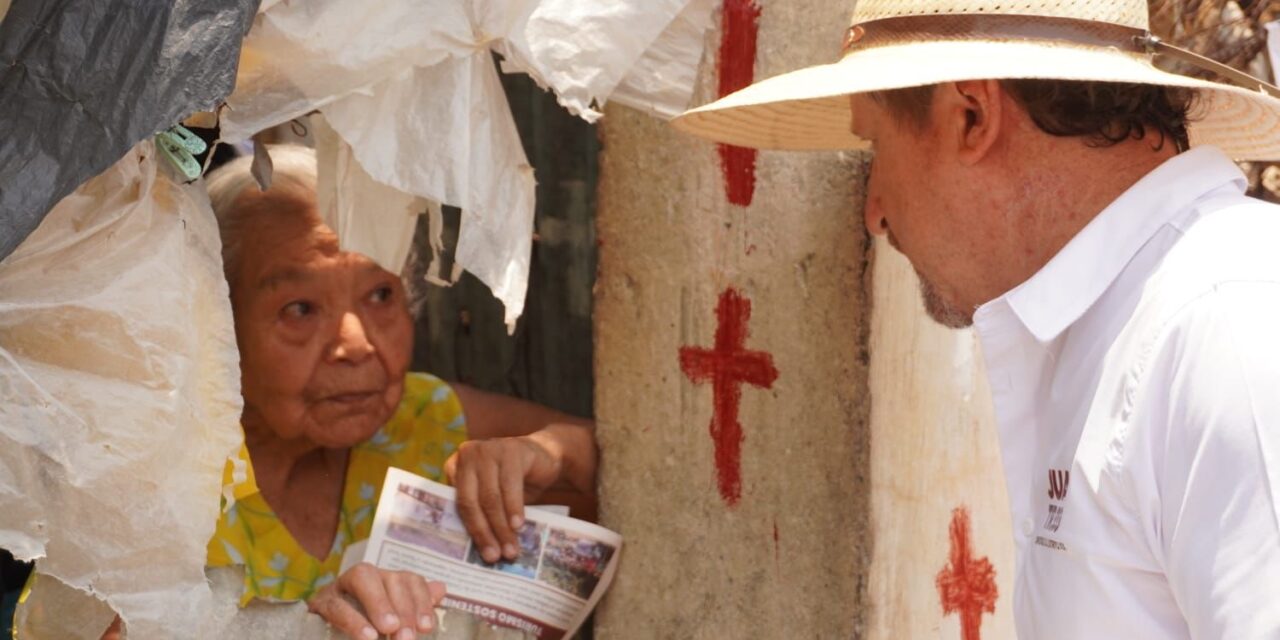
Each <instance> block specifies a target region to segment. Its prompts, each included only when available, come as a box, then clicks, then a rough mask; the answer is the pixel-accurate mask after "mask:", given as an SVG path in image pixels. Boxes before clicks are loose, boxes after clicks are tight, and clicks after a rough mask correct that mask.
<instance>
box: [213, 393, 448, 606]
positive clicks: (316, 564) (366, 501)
mask: <svg viewBox="0 0 1280 640" xmlns="http://www.w3.org/2000/svg"><path fill="white" fill-rule="evenodd" d="M466 439H467V429H466V419H465V417H464V416H463V413H462V403H461V402H460V401H459V400H458V396H457V395H456V394H455V393H454V392H453V389H451V388H449V385H448V384H446V383H445V382H444V381H442V380H440V379H439V378H436V377H434V376H430V375H427V374H421V373H410V374H409V375H408V376H406V377H405V388H404V397H403V398H401V400H400V406H399V408H397V409H396V413H395V415H394V416H392V417H391V420H390V421H388V422H387V424H385V425H383V426H382V428H381V429H379V430H378V431H377V433H375V434H374V435H373V437H372V438H370V439H369V440H368V441H366V442H364V443H363V444H360V445H357V446H356V447H355V448H354V449H352V450H351V455H350V457H349V459H348V460H347V478H346V485H345V488H344V489H343V493H342V509H341V511H340V514H339V516H338V533H337V536H336V537H335V538H334V541H333V548H332V549H330V550H329V556H328V557H327V558H315V557H313V556H312V555H311V554H309V553H307V552H306V551H305V550H303V549H302V547H301V546H300V545H299V544H298V543H297V542H296V541H295V540H294V539H293V536H292V535H290V533H289V531H288V529H286V528H285V526H284V525H283V524H282V523H281V522H280V520H279V519H278V518H277V517H276V515H275V513H274V512H272V510H271V507H270V506H268V505H267V502H266V500H264V499H263V497H262V494H261V493H259V491H258V486H257V484H256V483H255V482H254V476H253V467H252V465H251V464H249V454H248V451H247V450H245V449H241V451H240V459H241V460H243V461H244V462H245V467H246V471H247V474H246V478H245V480H244V481H243V482H240V483H238V484H235V485H234V486H232V487H231V494H232V496H233V497H234V498H235V500H234V502H233V503H232V504H231V506H230V507H227V504H226V502H227V501H226V500H225V499H224V501H223V512H222V517H221V518H220V519H219V520H218V527H217V530H216V531H215V532H214V536H213V539H211V540H210V541H209V560H208V563H209V566H212V567H223V566H230V565H243V566H244V568H245V590H244V596H243V597H242V598H241V601H240V603H241V605H244V604H247V603H248V602H249V601H251V600H253V599H254V598H260V599H266V600H285V601H288V600H307V599H309V598H310V597H311V595H312V594H313V593H315V592H316V590H318V589H320V588H321V587H323V586H325V585H327V584H329V583H330V582H333V581H334V580H335V579H337V577H338V569H339V567H340V565H341V564H342V554H343V552H344V551H345V550H346V548H347V546H348V545H350V544H352V543H355V542H359V541H361V540H365V539H367V538H368V537H369V531H370V528H371V527H372V524H373V512H374V509H376V508H377V506H378V504H377V503H378V496H380V495H381V494H382V480H383V478H384V477H385V476H386V473H387V468H388V467H396V468H399V469H404V470H405V471H411V472H413V473H416V474H418V475H421V476H425V477H427V478H431V479H432V480H436V481H440V482H443V481H444V461H445V460H446V459H448V457H449V455H450V454H452V453H453V452H454V451H455V450H456V449H457V448H458V445H460V444H462V442H463V441H464V440H466ZM233 468H234V467H233V464H232V463H231V462H228V463H227V470H226V473H225V475H224V483H225V484H227V485H232V482H233V480H232V476H233Z"/></svg>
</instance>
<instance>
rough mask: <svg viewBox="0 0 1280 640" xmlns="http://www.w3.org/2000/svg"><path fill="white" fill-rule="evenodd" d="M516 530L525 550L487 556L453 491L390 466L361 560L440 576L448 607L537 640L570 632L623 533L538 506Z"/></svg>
mask: <svg viewBox="0 0 1280 640" xmlns="http://www.w3.org/2000/svg"><path fill="white" fill-rule="evenodd" d="M518 536H519V539H520V555H519V557H517V558H516V559H515V560H514V561H511V562H498V563H495V564H489V563H486V562H485V561H484V559H482V558H481V557H480V552H479V550H478V549H477V548H476V547H475V545H474V544H472V541H471V538H470V536H469V535H467V530H466V528H465V527H464V526H463V523H462V520H461V518H460V517H459V516H458V510H457V505H456V503H455V494H454V490H453V489H452V488H451V487H448V486H445V485H443V484H440V483H437V482H432V481H430V480H427V479H426V478H423V477H421V476H417V475H414V474H412V473H409V472H407V471H402V470H400V469H395V468H392V469H389V470H387V477H386V480H385V481H384V482H383V486H382V496H381V498H380V499H379V501H378V511H377V513H376V514H375V516H374V523H373V532H372V534H371V535H370V536H369V544H368V547H367V548H366V549H365V555H364V560H365V562H369V563H371V564H373V565H376V566H378V567H381V568H383V569H391V570H398V571H413V572H415V573H418V574H420V575H422V576H423V577H425V578H427V579H430V580H439V581H442V582H444V583H445V584H446V585H447V586H448V589H449V592H448V595H447V596H445V599H444V602H443V603H442V604H443V606H444V607H445V608H448V609H455V610H458V611H463V612H466V613H470V614H472V615H474V616H476V617H479V618H481V619H483V620H485V621H486V622H489V623H490V624H493V625H497V626H500V627H508V628H512V629H519V630H522V631H524V632H526V633H528V634H529V635H531V636H534V637H536V638H539V639H540V640H541V639H548V640H557V639H559V638H566V637H569V636H571V635H572V634H573V633H574V632H575V631H577V629H578V627H580V626H581V625H582V622H583V621H584V620H586V618H587V615H588V614H589V613H590V612H591V610H592V609H593V608H594V607H595V605H596V603H597V602H599V600H600V597H601V596H602V595H604V592H605V590H606V589H608V587H609V583H610V581H611V580H612V579H613V573H614V571H615V570H616V568H617V563H618V553H619V552H620V551H621V549H622V536H619V535H618V534H617V533H614V532H613V531H610V530H608V529H605V528H603V527H599V526H596V525H593V524H591V523H588V522H583V521H581V520H575V519H573V518H569V517H566V516H560V515H556V514H554V513H551V512H549V511H546V510H542V509H528V510H526V512H525V522H524V525H523V526H521V527H520V530H519V532H518Z"/></svg>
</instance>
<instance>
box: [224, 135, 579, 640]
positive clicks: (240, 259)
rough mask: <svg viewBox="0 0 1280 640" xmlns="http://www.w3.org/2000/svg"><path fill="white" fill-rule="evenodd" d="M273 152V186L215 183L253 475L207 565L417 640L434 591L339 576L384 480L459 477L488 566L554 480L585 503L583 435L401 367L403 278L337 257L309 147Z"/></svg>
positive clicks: (465, 509)
mask: <svg viewBox="0 0 1280 640" xmlns="http://www.w3.org/2000/svg"><path fill="white" fill-rule="evenodd" d="M271 154H272V157H273V161H274V165H275V170H274V176H273V180H272V187H271V189H269V190H268V191H265V192H263V191H261V190H259V188H258V186H257V184H256V182H255V181H254V179H253V178H252V177H251V176H250V159H249V158H241V159H239V160H236V161H234V162H232V163H230V164H229V165H227V166H226V167H223V168H222V169H220V170H218V171H217V172H216V173H214V174H213V175H212V176H211V177H210V179H209V181H208V187H209V194H210V198H211V200H212V203H213V207H214V211H215V212H216V214H217V216H218V222H219V226H220V228H221V232H222V239H223V256H224V260H225V265H226V275H227V282H228V283H230V288H231V302H232V308H233V310H234V314H235V328H236V340H237V342H238V344H239V348H240V358H241V361H240V367H241V385H242V392H243V395H244V414H243V416H242V418H241V424H242V425H243V427H244V435H245V449H244V450H243V451H242V453H241V458H242V460H243V462H244V463H245V464H246V467H247V471H248V473H247V474H246V476H247V477H246V478H245V479H244V480H243V481H242V482H240V483H239V484H237V485H235V486H234V489H233V493H234V496H235V503H234V505H233V507H232V508H231V509H229V510H228V511H227V512H226V513H225V514H224V515H223V517H222V519H221V521H220V522H219V523H218V528H217V532H216V534H215V535H214V538H213V539H212V540H211V541H210V544H209V563H210V565H212V566H219V565H232V564H241V565H244V566H245V569H246V570H245V574H246V577H245V582H246V584H245V601H248V600H249V599H252V598H267V599H273V600H306V601H308V602H309V603H310V607H311V609H312V610H313V611H315V612H316V613H319V614H320V615H322V616H324V617H325V618H326V619H327V620H328V621H329V622H330V623H331V624H333V625H334V626H336V627H338V628H340V629H342V630H343V631H345V632H347V633H348V634H350V635H351V636H352V637H353V638H362V637H364V638H371V639H372V638H374V637H376V636H377V635H378V634H379V633H381V634H388V635H390V636H391V637H393V638H397V639H400V638H413V637H416V633H417V632H426V631H429V630H430V629H431V628H432V625H433V609H434V606H435V605H436V604H437V603H438V602H439V600H440V598H441V597H442V594H443V588H442V587H441V586H440V585H437V584H428V583H427V582H426V581H424V580H422V579H421V578H419V577H418V576H416V575H412V574H406V573H399V572H388V571H383V570H380V569H377V568H374V567H372V566H370V565H359V566H357V567H356V568H354V569H351V570H349V571H348V572H347V573H345V574H343V575H338V570H339V566H340V563H341V558H342V555H343V552H344V551H345V550H346V548H347V547H348V545H351V544H352V543H355V542H358V541H360V540H363V539H365V538H367V537H368V535H369V532H370V526H371V523H372V520H373V511H374V509H375V507H376V501H377V498H378V496H379V494H380V492H381V485H382V479H383V476H384V474H385V473H386V471H387V468H388V467H398V468H402V469H405V470H408V471H412V472H414V473H417V474H420V475H424V476H427V477H430V478H432V479H435V480H441V481H446V480H448V481H452V482H453V483H454V485H455V487H456V488H457V491H458V507H459V512H460V514H461V515H462V517H463V520H464V521H465V522H466V525H467V527H468V530H469V531H470V532H471V534H472V537H473V539H474V541H475V544H476V545H477V546H478V548H479V549H480V550H481V555H482V557H484V558H485V560H487V561H489V562H494V561H497V560H499V559H500V558H502V557H506V558H508V559H514V558H515V557H516V556H517V555H518V553H519V548H518V542H517V537H516V534H515V530H516V529H518V528H519V526H520V524H521V522H522V518H523V513H524V511H523V508H524V504H525V503H526V502H527V501H529V500H531V499H534V498H536V497H537V496H538V495H539V494H540V493H541V492H542V491H543V490H545V489H547V488H549V487H551V486H552V485H564V486H566V487H567V488H574V489H577V490H579V491H581V492H583V493H588V494H590V493H591V492H593V490H594V489H593V487H594V478H595V468H596V449H595V442H594V439H593V435H592V430H591V425H590V423H589V422H586V421H583V420H578V419H575V418H571V417H570V416H567V415H563V414H560V413H557V412H555V411H553V410H551V409H547V408H545V407H541V406H538V405H534V404H531V403H528V402H523V401H520V400H516V399H513V398H507V397H503V396H498V395H493V394H489V393H484V392H481V391H478V390H475V389H470V388H467V387H465V386H462V385H449V384H446V383H445V382H443V381H441V380H440V379H438V378H435V377H433V376H430V375H426V374H421V373H409V372H407V369H408V366H409V359H410V353H411V351H412V339H413V328H412V323H411V321H410V317H409V312H408V308H407V306H406V304H405V293H404V290H403V288H402V286H401V283H400V279H399V278H398V277H397V275H396V274H394V273H390V272H388V271H386V270H385V269H383V268H381V267H379V266H378V265H377V264H375V263H374V262H373V261H372V260H370V259H369V258H367V257H365V256H363V255H360V254H356V253H351V252H347V251H343V250H342V249H341V248H340V247H339V245H338V239H337V237H336V236H335V235H334V232H333V231H332V230H331V229H329V228H328V227H327V226H325V224H324V223H323V222H322V221H321V219H320V216H319V214H318V213H317V210H316V198H315V183H316V177H315V176H316V166H315V157H314V154H313V153H312V152H311V151H310V150H308V149H305V148H301V147H276V148H274V149H273V150H272V152H271ZM229 474H230V469H229ZM228 477H231V476H230V475H229V476H228ZM344 595H346V596H351V597H353V598H354V599H355V600H358V601H359V603H360V605H361V607H360V608H362V609H363V610H364V612H365V613H361V612H360V611H359V609H358V608H356V607H353V606H352V605H351V604H349V603H348V600H347V599H346V598H344V597H343V596H344Z"/></svg>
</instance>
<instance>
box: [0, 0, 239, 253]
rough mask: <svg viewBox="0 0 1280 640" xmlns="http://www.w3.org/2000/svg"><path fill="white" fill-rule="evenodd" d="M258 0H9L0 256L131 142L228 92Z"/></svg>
mask: <svg viewBox="0 0 1280 640" xmlns="http://www.w3.org/2000/svg"><path fill="white" fill-rule="evenodd" d="M257 6H258V0H168V1H166V2H138V1H137V0H13V3H12V6H10V7H9V11H8V13H7V14H6V15H5V17H4V20H3V22H0V258H3V257H4V256H6V255H8V254H9V253H10V252H11V251H13V249H14V248H15V247H17V246H18V244H19V243H21V242H22V240H23V239H24V238H26V237H27V234H29V233H31V232H32V231H33V230H34V229H35V228H36V226H37V225H39V224H40V220H41V219H42V218H43V217H44V215H45V214H46V212H48V211H49V209H50V208H51V207H53V205H54V203H56V202H58V201H59V200H60V199H62V197H63V196H66V195H67V194H69V193H71V191H72V190H74V189H75V188H76V187H77V186H79V185H80V184H81V183H82V182H84V181H85V180H87V179H88V178H90V177H92V176H95V175H97V174H99V173H101V172H102V171H103V170H105V169H106V168H107V167H109V166H111V165H112V164H114V163H115V162H116V161H117V160H119V159H120V157H121V156H123V155H124V154H125V153H126V152H128V151H129V149H130V148H131V147H133V145H134V144H136V143H137V142H138V141H140V140H143V139H145V138H147V137H149V136H151V135H152V134H154V133H155V132H157V131H159V130H162V129H166V128H168V127H169V126H171V125H173V124H176V123H177V122H178V121H179V120H181V119H182V118H184V117H186V116H187V115H188V114H190V113H191V112H193V111H199V110H204V109H210V108H212V107H213V106H214V105H215V104H217V103H218V102H219V101H220V100H221V99H222V98H224V97H226V95H227V94H228V93H230V92H231V89H232V87H233V86H234V83H235V71H236V62H237V60H238V57H239V53H240V43H241V41H242V39H243V36H244V33H245V31H246V30H247V29H248V28H249V24H250V22H251V21H252V19H253V16H254V13H255V12H256V10H257Z"/></svg>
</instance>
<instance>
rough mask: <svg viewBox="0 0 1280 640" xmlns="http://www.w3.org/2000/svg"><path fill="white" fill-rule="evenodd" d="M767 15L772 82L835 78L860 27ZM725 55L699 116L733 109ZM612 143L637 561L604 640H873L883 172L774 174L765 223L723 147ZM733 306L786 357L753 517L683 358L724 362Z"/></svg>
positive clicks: (813, 5)
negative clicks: (872, 266) (865, 220)
mask: <svg viewBox="0 0 1280 640" xmlns="http://www.w3.org/2000/svg"><path fill="white" fill-rule="evenodd" d="M759 5H760V7H761V8H762V10H763V14H762V17H761V19H760V23H759V26H760V33H759V38H760V40H759V56H758V58H757V60H758V66H757V70H756V76H757V77H758V78H763V77H767V76H770V75H774V74H777V73H780V72H783V71H785V70H789V69H794V68H798V67H800V66H804V65H807V64H814V63H820V62H828V61H830V60H832V58H833V56H834V55H835V53H836V52H837V50H838V48H839V43H840V41H841V36H842V34H843V31H844V27H845V25H846V23H847V20H848V9H849V7H848V6H845V4H844V3H831V2H825V1H824V0H790V1H788V2H781V1H778V2H766V1H761V2H759ZM720 35H721V34H719V33H714V34H711V35H710V36H709V39H708V48H707V51H708V53H707V60H706V63H705V64H704V70H703V74H702V75H703V89H702V92H701V95H700V96H699V97H698V98H697V100H698V101H699V102H704V101H706V100H708V99H709V98H711V97H712V93H711V92H712V90H713V89H712V88H713V87H714V84H715V73H714V65H715V58H716V52H717V51H718V49H719V43H720ZM603 141H604V146H605V150H604V156H603V164H602V183H601V187H600V208H599V211H598V236H599V239H600V242H601V248H600V261H601V264H600V272H599V281H598V285H597V295H596V303H595V304H596V307H595V323H596V375H597V386H596V415H597V419H598V421H599V427H598V434H599V439H600V443H601V447H602V450H603V462H602V470H601V491H602V521H603V523H604V524H605V525H606V526H608V527H610V528H613V529H615V530H617V531H619V532H621V533H622V535H623V536H624V537H625V539H626V541H625V547H624V550H623V553H622V564H621V567H620V571H619V573H618V577H617V579H616V581H615V583H614V586H613V589H612V591H611V593H610V595H609V596H608V597H607V599H606V601H605V602H604V603H603V604H602V606H601V609H600V611H599V615H598V617H597V625H596V630H597V637H598V638H601V639H603V640H614V639H622V638H645V639H648V638H716V639H721V638H756V637H815V638H849V637H855V636H856V635H858V634H860V632H861V628H862V626H863V623H864V618H863V615H864V612H865V611H866V608H865V606H864V604H865V580H866V570H867V568H866V563H867V561H868V559H869V558H870V550H869V548H868V547H867V545H868V544H869V530H868V527H869V526H870V522H869V519H868V516H869V506H868V500H869V496H870V487H869V485H868V482H869V480H868V474H869V471H870V463H869V459H868V448H867V447H868V438H867V429H868V411H869V406H870V405H869V402H868V398H867V357H868V356H867V332H868V328H869V315H868V314H869V304H868V300H867V295H868V292H867V290H866V286H867V285H866V282H865V281H866V280H867V278H868V277H869V274H868V272H867V268H868V262H867V250H866V248H867V245H866V236H865V233H864V231H863V230H862V222H861V220H862V218H861V215H860V211H859V209H858V207H859V202H860V197H859V194H858V192H857V190H858V188H859V187H860V185H861V184H862V180H861V175H860V171H861V167H862V165H861V163H860V162H857V161H856V160H857V159H856V158H853V157H850V158H848V159H846V158H843V157H841V156H839V155H836V154H783V153H763V154H761V156H760V158H759V172H758V180H759V182H758V188H757V189H756V191H755V197H754V202H753V203H752V204H751V206H749V207H746V208H743V207H739V206H735V205H731V204H729V203H728V201H727V199H726V192H725V188H724V179H723V177H722V173H721V168H720V162H719V157H718V155H717V151H716V148H715V147H714V146H713V145H711V144H707V143H704V142H700V141H696V140H693V139H691V138H688V137H684V136H682V135H679V134H677V133H675V132H674V131H672V130H670V129H669V128H668V127H667V126H665V125H664V124H662V123H660V122H658V121H657V120H654V119H652V118H650V117H648V116H644V115H640V114H638V113H635V112H631V111H628V110H626V109H621V108H611V109H610V110H609V112H608V115H607V117H606V118H605V120H604V124H603ZM729 289H737V290H739V291H741V293H742V295H743V296H745V298H747V299H749V300H750V301H751V304H752V308H751V316H750V320H749V323H748V327H749V331H750V335H749V336H748V337H747V338H746V339H745V344H744V348H745V350H748V351H755V352H766V353H768V354H771V355H772V364H773V366H774V367H776V370H777V372H778V376H777V379H776V382H774V383H773V384H772V388H771V389H768V388H762V387H757V386H752V385H751V384H744V385H742V387H741V404H740V412H739V420H740V422H741V425H742V428H743V433H744V440H743V442H742V453H741V456H742V457H741V483H742V491H741V500H740V501H739V502H738V503H737V505H736V506H730V505H729V501H727V500H726V499H725V498H724V497H723V496H722V495H721V490H720V486H719V484H718V479H717V478H718V476H717V473H718V470H717V463H716V452H715V445H714V444H713V440H712V438H711V437H710V436H709V425H710V424H711V421H712V418H713V409H712V408H713V406H714V402H715V396H716V395H717V393H716V392H715V391H714V390H713V386H714V385H712V384H710V383H695V382H693V381H691V379H690V378H689V377H688V376H687V375H686V374H685V372H684V371H683V370H682V367H681V362H680V353H681V349H682V348H686V347H692V348H711V347H713V346H714V344H715V343H716V334H717V329H718V327H719V326H720V324H721V323H720V322H719V320H718V319H717V314H716V311H717V305H718V304H719V302H720V299H721V297H722V295H723V294H724V293H725V292H726V290H729ZM730 315H732V314H730ZM730 342H732V341H731V340H730ZM756 355H760V354H756ZM722 391H723V389H722ZM730 404H732V403H730ZM724 406H728V405H723V404H722V407H724ZM725 464H727V461H726V460H722V462H721V467H724V466H725Z"/></svg>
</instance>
